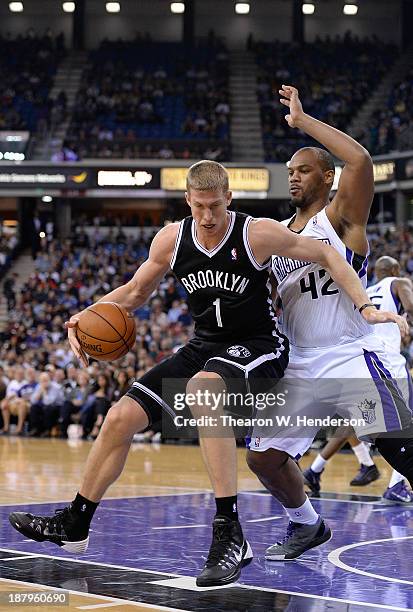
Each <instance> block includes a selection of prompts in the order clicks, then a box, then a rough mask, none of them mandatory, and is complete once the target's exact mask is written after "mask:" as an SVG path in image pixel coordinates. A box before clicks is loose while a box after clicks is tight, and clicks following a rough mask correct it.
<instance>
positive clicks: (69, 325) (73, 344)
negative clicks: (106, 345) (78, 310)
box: [65, 315, 89, 367]
mask: <svg viewBox="0 0 413 612" xmlns="http://www.w3.org/2000/svg"><path fill="white" fill-rule="evenodd" d="M78 322H79V317H78V316H76V315H75V316H73V317H71V318H70V319H69V321H66V322H65V328H66V329H67V338H68V340H69V344H70V348H71V349H72V353H73V354H74V355H75V357H76V358H77V359H79V361H80V363H81V364H82V365H84V366H85V367H87V366H88V365H89V357H88V356H87V355H86V353H85V351H84V350H83V349H82V347H81V346H80V344H79V340H78V339H77V336H76V327H77V324H78Z"/></svg>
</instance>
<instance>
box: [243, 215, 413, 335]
mask: <svg viewBox="0 0 413 612" xmlns="http://www.w3.org/2000/svg"><path fill="white" fill-rule="evenodd" d="M248 238H249V241H250V245H251V248H252V251H253V253H254V256H255V258H256V260H257V261H258V262H259V263H263V262H264V261H266V260H267V259H268V257H270V256H271V255H280V256H282V257H289V258H290V259H298V260H299V261H310V262H314V263H318V264H319V265H320V266H321V267H322V268H324V269H325V270H327V272H328V273H329V274H330V276H331V278H333V279H334V281H335V283H336V284H337V285H339V287H341V289H342V290H343V291H345V292H346V293H347V295H348V296H349V297H350V299H351V300H352V302H353V304H354V305H355V306H356V308H358V309H361V307H362V306H364V305H365V304H370V306H369V307H367V308H363V309H362V311H361V316H362V317H363V318H364V319H365V320H366V321H367V322H368V323H370V324H372V325H374V324H376V323H390V322H393V323H397V325H398V326H399V328H400V331H401V333H402V335H403V336H404V335H406V334H407V333H408V326H407V323H406V321H405V320H404V319H403V317H400V316H399V315H396V314H394V313H392V312H387V311H383V312H380V311H378V310H377V309H376V307H375V306H374V304H371V302H370V298H369V297H368V295H367V292H366V290H365V288H364V287H363V285H362V283H361V281H360V279H359V277H358V276H357V274H356V272H355V271H354V270H353V268H352V267H351V266H350V265H349V264H348V263H347V261H346V260H345V259H344V257H342V256H341V255H340V254H339V253H338V252H337V251H336V250H335V249H334V248H333V247H331V246H329V245H327V244H324V242H321V241H320V240H314V238H309V237H306V236H300V235H299V234H295V233H294V232H291V231H290V230H289V229H287V228H286V227H285V226H284V225H282V224H281V223H278V222H277V221H273V220H272V219H257V220H256V221H254V222H253V223H252V224H250V230H249V234H248Z"/></svg>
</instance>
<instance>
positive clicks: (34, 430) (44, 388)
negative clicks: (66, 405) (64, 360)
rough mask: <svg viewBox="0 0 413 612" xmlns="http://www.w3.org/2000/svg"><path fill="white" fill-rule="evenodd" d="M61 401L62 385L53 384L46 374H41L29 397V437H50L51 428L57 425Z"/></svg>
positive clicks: (62, 398)
mask: <svg viewBox="0 0 413 612" xmlns="http://www.w3.org/2000/svg"><path fill="white" fill-rule="evenodd" d="M63 401H64V395H63V387H62V385H60V384H58V383H56V382H54V381H53V380H52V378H51V376H50V374H49V373H48V372H42V373H41V374H40V375H39V382H38V383H37V385H36V388H35V390H34V392H33V395H32V397H31V407H30V426H31V430H30V432H29V435H30V436H41V437H42V438H46V437H49V436H50V434H51V430H52V428H53V427H54V426H55V425H57V422H58V419H59V412H60V408H61V406H62V405H63Z"/></svg>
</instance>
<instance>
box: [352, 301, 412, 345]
mask: <svg viewBox="0 0 413 612" xmlns="http://www.w3.org/2000/svg"><path fill="white" fill-rule="evenodd" d="M361 316H362V317H363V319H365V320H366V321H367V323H370V325H377V323H396V324H397V325H398V327H399V329H400V333H401V335H402V338H404V337H405V336H407V335H408V334H409V326H408V324H407V321H406V319H405V318H404V317H401V316H400V315H397V314H395V313H394V312H388V311H387V310H377V308H365V309H364V310H363V311H362V313H361Z"/></svg>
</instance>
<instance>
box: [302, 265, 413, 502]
mask: <svg viewBox="0 0 413 612" xmlns="http://www.w3.org/2000/svg"><path fill="white" fill-rule="evenodd" d="M375 276H376V279H377V282H376V283H375V284H374V285H372V286H370V287H368V289H367V295H368V296H369V297H370V299H371V301H372V302H373V304H375V305H376V308H378V309H379V310H389V311H390V312H394V313H395V314H400V313H402V312H403V313H406V314H407V315H408V316H409V318H410V319H412V320H413V287H412V282H411V280H410V279H408V278H401V277H400V264H399V262H398V261H397V260H396V259H394V258H393V257H388V256H383V257H380V258H379V259H378V260H377V262H376V265H375ZM374 332H375V333H376V334H378V336H379V337H380V338H381V339H382V340H383V343H384V346H385V349H386V353H387V357H388V359H389V360H390V362H391V365H392V368H393V372H394V373H395V375H396V378H397V380H398V381H399V384H400V387H401V391H402V392H403V395H404V397H405V399H406V401H407V402H408V403H409V406H410V408H412V407H413V395H412V381H411V377H410V373H409V372H408V369H407V364H406V359H405V358H404V357H403V355H401V353H400V344H401V336H400V331H399V328H398V327H397V325H393V324H390V325H376V327H375V328H374ZM347 440H348V441H349V442H350V444H351V446H352V449H353V451H354V452H355V453H356V455H357V458H359V456H362V454H364V458H362V459H361V468H360V473H359V475H358V476H359V478H357V477H356V478H355V479H353V480H352V481H351V483H350V484H360V485H363V484H368V483H369V482H372V481H373V480H376V478H378V476H379V474H378V471H377V468H376V466H375V465H374V463H373V461H372V459H371V457H370V454H369V448H368V445H367V444H366V443H364V442H359V441H358V440H357V438H355V436H354V432H353V431H352V435H351V437H350V438H349V437H348V435H347V434H344V435H343V436H338V437H334V438H332V439H331V440H330V441H329V442H328V444H327V445H326V446H325V448H323V450H322V452H321V453H320V454H319V455H318V456H317V457H316V458H315V459H314V461H313V463H312V464H311V467H310V468H309V469H307V470H305V471H304V472H303V476H304V481H305V483H306V484H307V485H308V486H309V487H310V488H311V490H312V491H313V492H314V493H318V492H319V491H320V480H321V474H322V472H323V471H324V468H325V466H326V464H327V462H328V461H329V460H330V459H331V457H332V456H333V455H334V454H335V453H336V452H337V451H338V450H340V448H341V447H342V446H343V445H344V444H345V443H346V441H347ZM354 444H356V446H355V445H354ZM375 473H376V474H377V477H376V478H373V477H372V476H370V475H374V474H375ZM383 498H384V500H385V501H386V502H389V503H396V504H403V503H411V502H412V501H413V494H412V492H411V491H409V489H408V488H407V487H406V483H405V480H404V477H403V476H402V475H401V474H399V472H397V471H396V470H393V473H392V475H391V478H390V482H389V485H388V487H387V489H386V491H385V492H384V495H383Z"/></svg>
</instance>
